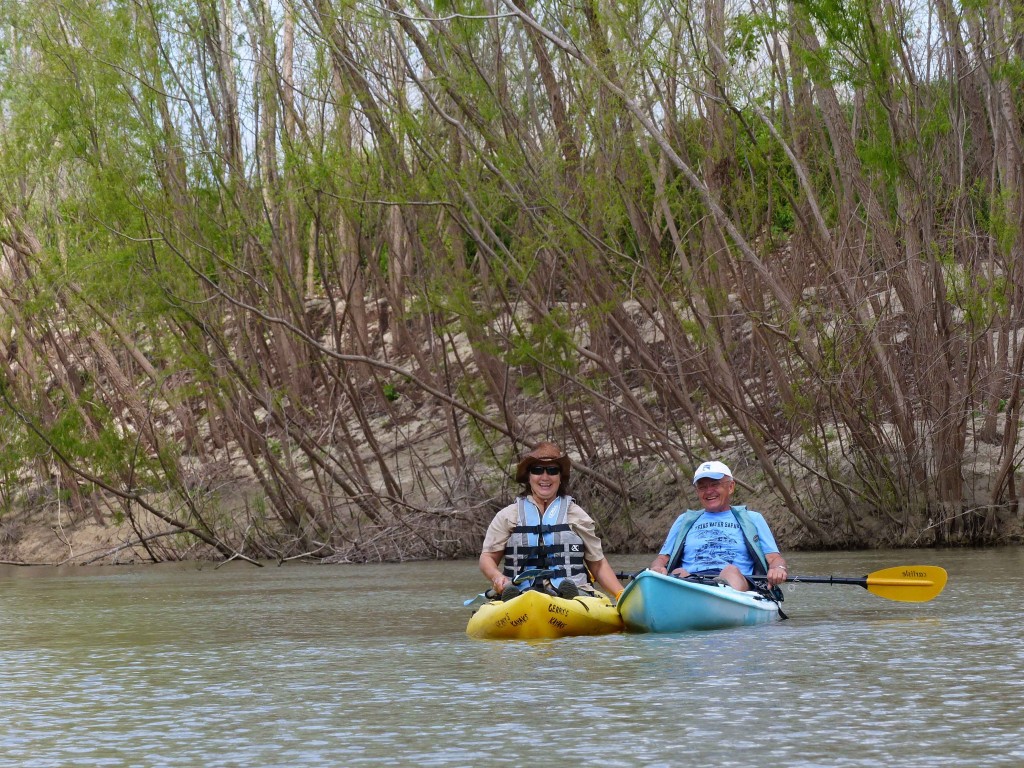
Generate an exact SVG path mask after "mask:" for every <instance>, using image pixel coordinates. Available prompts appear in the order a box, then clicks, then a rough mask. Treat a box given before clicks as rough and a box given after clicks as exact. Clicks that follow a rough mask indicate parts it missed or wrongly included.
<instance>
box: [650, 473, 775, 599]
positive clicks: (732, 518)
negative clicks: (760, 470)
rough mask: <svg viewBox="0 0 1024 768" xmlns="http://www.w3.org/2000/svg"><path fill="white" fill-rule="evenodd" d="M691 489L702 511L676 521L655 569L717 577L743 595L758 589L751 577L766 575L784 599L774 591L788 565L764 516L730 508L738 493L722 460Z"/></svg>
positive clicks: (695, 476) (653, 565)
mask: <svg viewBox="0 0 1024 768" xmlns="http://www.w3.org/2000/svg"><path fill="white" fill-rule="evenodd" d="M693 484H694V486H695V487H696V488H697V496H698V498H699V499H700V501H701V503H702V504H703V505H704V509H703V510H689V511H687V512H684V513H683V514H681V515H680V516H679V517H678V518H676V521H675V522H674V523H673V524H672V527H671V528H670V529H669V532H668V536H667V537H666V538H665V544H664V545H663V546H662V548H661V552H660V554H659V555H658V556H657V557H656V558H654V562H652V563H651V566H650V568H651V570H652V571H657V572H658V573H669V572H670V571H671V573H672V575H673V576H679V577H683V578H685V577H687V576H705V577H713V578H715V580H716V581H724V582H726V583H728V584H729V586H731V587H732V588H733V589H738V590H739V591H741V592H746V591H749V590H751V589H754V588H755V585H754V584H753V583H752V582H751V581H750V580H749V579H747V576H751V575H754V574H758V575H766V576H767V581H768V584H769V586H770V587H772V588H773V592H774V593H776V596H777V597H778V598H780V599H781V597H782V593H781V592H780V591H779V590H777V589H775V588H776V587H778V585H779V584H781V583H782V582H784V581H785V580H786V575H787V572H786V561H785V560H784V559H783V557H782V555H781V554H780V553H779V547H778V545H777V544H776V543H775V536H774V535H773V534H772V532H771V529H770V528H769V527H768V523H767V522H765V519H764V517H763V516H762V515H761V513H760V512H754V511H753V510H749V509H747V508H746V507H743V506H740V505H736V506H733V505H732V504H731V503H730V499H731V498H732V494H733V492H734V491H735V490H736V481H735V480H734V479H733V475H732V470H730V469H729V467H727V466H726V465H725V464H723V463H722V462H720V461H706V462H704V463H703V464H701V465H700V466H699V467H697V471H696V472H694V474H693Z"/></svg>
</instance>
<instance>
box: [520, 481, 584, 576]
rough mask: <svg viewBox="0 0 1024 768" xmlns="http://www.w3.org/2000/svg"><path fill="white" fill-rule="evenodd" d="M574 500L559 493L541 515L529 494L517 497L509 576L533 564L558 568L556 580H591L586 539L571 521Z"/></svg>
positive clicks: (555, 571)
mask: <svg viewBox="0 0 1024 768" xmlns="http://www.w3.org/2000/svg"><path fill="white" fill-rule="evenodd" d="M570 504H572V498H570V497H569V496H559V497H557V498H556V499H555V500H554V501H552V502H551V503H550V504H548V508H547V509H546V510H545V511H544V514H543V515H540V514H539V511H538V509H537V507H536V506H535V505H534V504H533V503H527V501H526V498H525V497H523V496H520V497H519V498H517V499H516V507H517V509H518V512H519V519H518V521H517V523H516V527H515V528H513V529H512V535H511V536H510V537H509V540H508V543H507V544H506V545H505V567H504V574H505V575H506V576H507V577H508V578H510V579H512V578H515V577H516V575H517V574H519V573H521V572H523V571H525V570H527V569H530V568H542V569H545V570H549V571H553V572H554V573H553V574H552V575H551V577H550V578H551V579H552V580H553V581H554V582H555V583H559V582H560V581H561V579H562V578H565V577H568V578H570V579H572V580H573V581H574V582H576V584H577V585H578V586H581V587H582V586H586V585H587V584H589V582H590V580H589V577H588V575H587V565H586V562H585V561H584V559H583V539H581V538H580V537H579V536H578V535H577V534H576V533H575V532H574V531H573V530H572V528H570V527H569V524H568V522H567V518H568V515H569V505H570ZM525 584H527V585H528V584H529V582H525ZM520 586H521V587H522V586H523V585H520Z"/></svg>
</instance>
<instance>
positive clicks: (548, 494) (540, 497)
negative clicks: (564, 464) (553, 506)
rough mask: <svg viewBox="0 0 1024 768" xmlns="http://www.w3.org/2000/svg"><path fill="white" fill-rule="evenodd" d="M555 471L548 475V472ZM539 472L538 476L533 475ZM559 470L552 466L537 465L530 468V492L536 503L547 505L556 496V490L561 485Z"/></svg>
mask: <svg viewBox="0 0 1024 768" xmlns="http://www.w3.org/2000/svg"><path fill="white" fill-rule="evenodd" d="M550 469H553V470H555V474H553V475H552V474H549V472H548V470H550ZM537 470H541V473H540V474H534V473H535V472H536V471H537ZM561 472H562V471H561V469H559V468H558V467H556V466H554V465H546V464H538V465H535V466H532V467H530V491H531V492H532V493H533V496H534V498H536V499H537V501H542V502H544V503H545V504H549V503H550V502H551V501H552V500H553V499H554V498H555V496H557V495H558V488H559V486H560V485H561V484H562V474H561Z"/></svg>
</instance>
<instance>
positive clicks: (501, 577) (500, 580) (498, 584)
mask: <svg viewBox="0 0 1024 768" xmlns="http://www.w3.org/2000/svg"><path fill="white" fill-rule="evenodd" d="M511 583H512V579H510V578H509V577H508V576H506V575H505V574H503V573H499V574H498V575H497V576H495V577H494V578H493V579H491V586H492V587H494V591H495V593H497V594H499V595H500V594H501V593H502V592H503V591H504V590H505V587H507V586H508V585H509V584H511Z"/></svg>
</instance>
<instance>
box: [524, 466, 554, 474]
mask: <svg viewBox="0 0 1024 768" xmlns="http://www.w3.org/2000/svg"><path fill="white" fill-rule="evenodd" d="M545 472H547V473H548V474H549V475H560V474H562V470H561V469H559V468H558V467H530V474H531V475H543V474H544V473H545Z"/></svg>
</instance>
